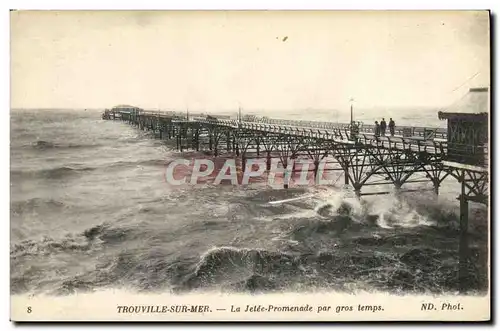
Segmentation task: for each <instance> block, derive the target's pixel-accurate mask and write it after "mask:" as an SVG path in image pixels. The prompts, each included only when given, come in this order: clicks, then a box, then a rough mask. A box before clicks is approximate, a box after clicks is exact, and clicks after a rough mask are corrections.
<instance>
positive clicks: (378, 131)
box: [375, 121, 380, 137]
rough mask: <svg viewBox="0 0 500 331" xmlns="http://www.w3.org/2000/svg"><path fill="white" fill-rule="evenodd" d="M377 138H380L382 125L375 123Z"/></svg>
mask: <svg viewBox="0 0 500 331" xmlns="http://www.w3.org/2000/svg"><path fill="white" fill-rule="evenodd" d="M375 137H380V125H379V124H378V121H375Z"/></svg>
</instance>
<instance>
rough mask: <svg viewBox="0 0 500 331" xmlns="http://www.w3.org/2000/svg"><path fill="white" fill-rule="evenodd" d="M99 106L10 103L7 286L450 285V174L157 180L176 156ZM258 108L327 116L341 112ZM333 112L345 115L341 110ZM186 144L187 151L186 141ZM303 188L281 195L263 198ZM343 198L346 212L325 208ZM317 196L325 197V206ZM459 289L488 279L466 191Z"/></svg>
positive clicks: (453, 213) (454, 272)
mask: <svg viewBox="0 0 500 331" xmlns="http://www.w3.org/2000/svg"><path fill="white" fill-rule="evenodd" d="M101 111H102V110H76V109H65V110H63V109H57V110H55V109H31V110H12V111H11V113H10V118H11V122H10V130H11V132H10V138H11V139H10V151H11V152H10V162H11V166H10V199H11V200H10V292H11V294H12V295H30V296H36V295H49V296H66V295H74V294H78V293H83V292H85V293H92V292H99V291H104V290H109V289H113V290H123V291H128V292H137V293H139V292H141V293H172V294H183V293H193V292H204V291H210V292H213V291H215V292H224V293H252V294H255V293H273V292H314V291H323V292H324V291H335V292H345V293H353V292H356V291H377V292H387V293H395V294H398V293H399V294H406V293H416V294H418V293H420V294H422V293H424V294H429V293H431V294H443V293H457V292H458V288H459V287H458V260H459V256H458V245H459V228H458V224H459V215H458V212H459V208H458V206H459V202H458V200H457V196H458V194H459V190H460V185H459V183H458V182H457V181H456V180H455V179H453V178H447V179H446V180H445V181H444V183H443V185H442V187H441V190H440V195H439V196H435V195H434V194H433V193H432V192H420V193H407V194H403V195H402V197H396V196H393V195H383V196H367V197H363V199H362V200H363V201H361V202H360V201H358V200H357V199H355V198H353V197H352V194H351V192H348V191H346V190H345V189H344V188H342V187H337V186H334V185H333V186H326V187H316V186H310V187H309V186H307V187H292V188H289V189H288V190H285V189H282V188H281V189H280V188H270V187H267V186H266V185H247V186H239V185H210V184H204V185H191V186H190V185H187V186H182V187H172V186H171V185H168V183H166V181H165V165H166V164H167V163H168V162H170V161H172V160H174V159H176V158H180V157H183V155H185V154H186V153H184V154H183V153H180V152H179V151H178V150H177V149H176V146H175V141H174V142H172V141H167V140H160V139H155V137H153V136H152V134H151V133H150V132H147V131H141V130H139V129H138V128H137V127H134V126H131V125H129V124H127V123H124V122H120V121H112V120H103V119H101ZM373 114H374V112H373V111H367V112H362V111H358V110H357V111H356V116H357V118H360V119H362V120H364V121H365V122H367V123H370V122H373V121H374V120H377V119H380V118H381V117H382V116H385V117H386V120H387V119H388V118H389V117H394V119H395V121H396V125H413V126H433V127H436V126H439V127H445V126H446V123H445V122H443V121H439V120H438V119H437V111H436V110H435V109H430V110H419V111H415V110H401V111H392V112H389V111H386V110H381V111H380V112H375V114H376V116H373ZM264 115H266V116H268V117H276V118H293V119H307V120H314V119H316V120H329V121H334V122H335V121H337V120H338V118H339V117H340V119H341V121H342V119H344V118H345V119H347V118H348V116H349V115H348V114H346V113H341V114H340V116H339V115H338V113H332V112H329V111H314V112H312V111H307V112H306V111H304V112H301V111H290V112H283V111H281V112H279V113H276V114H273V113H272V112H271V113H270V112H267V113H266V114H264ZM345 119H344V120H343V121H346V120H345ZM187 153H188V154H189V153H191V154H190V155H191V156H192V155H193V153H194V152H187ZM305 194H309V197H308V198H305V199H300V200H294V201H290V202H288V203H282V204H269V201H277V200H282V199H288V198H293V197H297V196H302V195H305ZM345 203H347V204H349V205H350V206H351V212H350V213H351V214H350V215H349V217H348V219H347V220H346V219H345V215H344V216H340V215H338V214H337V213H336V212H335V211H336V209H337V207H339V206H341V205H342V204H345ZM324 206H329V207H331V208H329V209H328V210H329V211H328V212H326V213H325V212H319V211H320V210H321V211H322V210H324ZM469 223H470V224H469V231H470V232H469V233H470V238H469V240H470V263H469V267H470V273H469V274H470V276H469V278H470V279H469V291H470V293H473V294H475V293H477V294H484V293H486V292H487V291H488V258H489V256H488V253H489V249H488V229H489V227H488V210H487V208H486V207H485V206H482V205H475V204H471V206H470V218H469Z"/></svg>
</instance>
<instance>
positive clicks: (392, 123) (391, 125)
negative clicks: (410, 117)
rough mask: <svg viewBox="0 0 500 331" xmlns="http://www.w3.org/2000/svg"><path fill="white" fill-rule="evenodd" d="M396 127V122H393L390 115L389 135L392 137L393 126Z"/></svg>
mask: <svg viewBox="0 0 500 331" xmlns="http://www.w3.org/2000/svg"><path fill="white" fill-rule="evenodd" d="M395 127H396V123H394V120H393V119H392V117H391V118H390V120H389V131H390V132H391V137H394V128H395Z"/></svg>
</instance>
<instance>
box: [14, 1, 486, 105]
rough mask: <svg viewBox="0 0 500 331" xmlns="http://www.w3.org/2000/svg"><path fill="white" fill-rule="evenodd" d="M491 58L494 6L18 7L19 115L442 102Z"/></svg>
mask: <svg viewBox="0 0 500 331" xmlns="http://www.w3.org/2000/svg"><path fill="white" fill-rule="evenodd" d="M489 54H490V50H489V16H488V12H486V11H476V12H473V11H455V12H452V11H436V12H431V11H408V12H398V11H392V12H389V11H380V12H369V11H367V12H361V11H345V12H335V11H333V12H327V11H316V12H314V11H310V12H304V11H289V12H284V11H254V12H247V11H233V12H228V11H212V12H201V11H191V12H186V11H178V12H174V11H17V12H11V108H111V107H113V106H115V105H118V104H131V105H134V106H138V107H141V108H146V109H150V108H154V109H186V108H189V109H190V110H191V109H193V110H203V111H211V110H219V109H224V110H228V109H237V108H238V107H242V108H243V109H262V110H275V111H279V110H287V111H289V110H304V109H346V108H348V107H349V104H350V99H354V104H355V105H356V106H357V107H362V108H371V107H374V108H376V107H414V106H421V107H443V106H446V105H449V104H452V103H453V102H454V100H457V99H460V97H461V96H462V95H463V94H465V93H466V92H467V90H468V89H469V88H470V87H476V86H489V85H490V81H489V79H490V65H489V63H490V58H489V56H490V55H489Z"/></svg>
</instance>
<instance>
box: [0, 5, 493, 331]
mask: <svg viewBox="0 0 500 331" xmlns="http://www.w3.org/2000/svg"><path fill="white" fill-rule="evenodd" d="M499 3H500V2H499V1H497V0H474V1H473V0H469V1H463V0H462V1H461V0H454V1H447V2H445V1H436V0H420V1H404V2H403V1H388V0H384V1H381V0H379V1H376V2H375V1H369V0H365V1H360V0H357V1H355V0H340V1H335V2H333V1H318V0H309V1H306V0H303V1H297V0H288V1H271V0H244V1H238V2H235V1H234V0H233V1H231V0H226V1H221V0H219V1H210V3H208V2H207V1H203V0H187V1H186V0H184V1H177V2H173V1H162V2H160V1H152V0H141V1H130V0H119V1H117V0H85V1H83V0H81V1H71V2H70V1H62V0H59V1H44V2H43V3H40V1H33V0H31V1H5V2H2V7H3V8H2V9H3V11H2V14H1V15H0V21H1V24H2V25H1V26H2V28H3V29H1V31H2V33H1V36H2V39H3V40H2V41H3V42H2V44H1V45H2V52H1V55H2V63H3V68H4V70H3V71H2V72H4V73H5V74H3V75H2V92H3V93H2V104H3V105H4V109H5V110H4V111H2V112H0V114H1V116H2V118H1V120H0V125H1V126H2V128H1V129H0V133H1V134H2V139H1V151H2V154H3V156H4V157H3V158H2V161H1V162H2V166H3V171H2V172H1V173H0V187H1V188H2V197H1V198H2V199H1V202H2V207H3V208H1V210H2V213H3V215H4V217H2V221H3V226H4V227H5V230H4V231H1V235H2V236H3V238H2V239H3V240H2V242H3V243H4V245H5V248H4V251H3V254H2V258H3V259H4V260H3V261H2V265H3V266H5V269H4V270H5V271H6V272H5V273H4V274H3V277H5V278H4V285H3V286H2V287H1V289H2V291H3V293H2V294H3V295H2V299H3V300H2V309H1V311H2V313H3V314H4V315H3V318H2V322H3V324H5V325H2V326H6V327H7V328H14V325H13V324H12V323H8V325H7V324H6V321H8V320H9V310H10V289H9V278H10V277H9V269H8V267H7V266H10V261H9V259H10V256H9V251H10V247H9V233H10V228H9V221H10V213H9V208H10V203H9V197H10V189H8V188H9V187H10V181H9V168H10V149H9V140H10V123H9V109H10V105H9V94H10V93H9V73H10V63H9V12H8V9H68V10H75V9H115V10H116V9H191V10H192V9H234V10H243V9H271V10H272V9H292V10H293V9H318V10H325V9H337V10H348V9H377V10H384V9H401V10H411V9H416V10H426V9H429V10H432V9H492V11H493V13H497V14H498V12H500V9H499ZM496 19H497V20H498V17H496ZM497 25H498V24H497ZM497 42H498V33H495V40H494V43H493V44H492V49H494V48H495V45H496V43H497ZM493 55H495V59H497V58H498V57H497V56H496V55H497V54H496V53H494V54H493ZM495 77H496V76H495ZM493 82H496V80H495V79H493ZM493 92H495V95H498V94H497V93H496V92H497V88H496V86H495V88H494V90H493ZM491 111H492V112H493V111H495V110H493V109H492V110H491ZM495 124H497V123H496V122H495ZM492 139H494V140H495V145H496V146H498V139H497V136H495V137H492ZM496 184H497V183H496V182H495V183H492V185H493V186H495V187H496ZM495 203H496V204H497V205H498V201H495ZM499 229H500V226H498V225H496V232H495V233H494V234H493V235H494V236H495V237H498V232H499V231H500V230H499ZM495 256H496V260H495V261H492V263H494V264H495V265H498V264H497V260H498V254H496V255H495ZM495 279H496V277H495ZM494 288H495V289H496V288H498V286H495V287H494ZM495 294H496V293H492V294H491V296H492V297H493V298H494V297H496V295H495ZM131 326H132V327H134V328H136V327H138V325H131ZM165 326H166V327H169V328H178V327H180V326H174V325H161V326H160V327H165ZM457 326H458V325H454V326H453V327H454V328H455V327H457ZM39 327H40V326H30V328H39ZM49 327H50V326H49ZM95 327H96V328H97V329H104V326H95ZM118 327H122V326H118ZM199 327H202V326H199ZM214 327H216V328H218V327H220V325H214ZM229 327H232V326H229ZM241 327H243V326H241ZM258 327H259V328H261V327H264V328H267V327H268V326H264V325H261V326H258ZM286 327H287V328H289V327H292V326H291V325H287V326H286ZM309 327H312V326H309ZM333 327H335V328H339V327H341V328H344V327H345V326H339V325H334V326H333ZM436 327H439V326H436ZM65 328H72V327H71V326H66V327H65ZM245 328H249V326H245ZM2 329H3V328H2Z"/></svg>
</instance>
